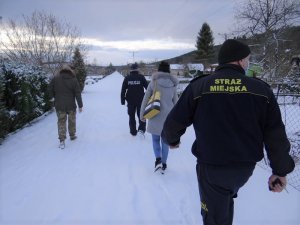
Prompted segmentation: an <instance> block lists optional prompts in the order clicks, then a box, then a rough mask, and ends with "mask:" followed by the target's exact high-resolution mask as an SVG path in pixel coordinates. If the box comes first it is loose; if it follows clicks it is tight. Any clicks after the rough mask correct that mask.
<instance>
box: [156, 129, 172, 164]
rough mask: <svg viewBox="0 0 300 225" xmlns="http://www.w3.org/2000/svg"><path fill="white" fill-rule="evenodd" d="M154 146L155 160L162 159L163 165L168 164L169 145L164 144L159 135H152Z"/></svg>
mask: <svg viewBox="0 0 300 225" xmlns="http://www.w3.org/2000/svg"><path fill="white" fill-rule="evenodd" d="M152 145H153V150H154V155H155V158H161V162H162V163H167V158H168V153H169V145H167V144H166V143H164V142H163V140H162V139H161V138H160V136H159V135H155V134H152Z"/></svg>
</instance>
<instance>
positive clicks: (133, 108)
mask: <svg viewBox="0 0 300 225" xmlns="http://www.w3.org/2000/svg"><path fill="white" fill-rule="evenodd" d="M127 107H128V115H129V129H130V133H131V134H132V135H136V133H137V129H136V121H135V114H136V115H137V117H138V118H139V119H138V120H139V127H138V130H141V131H143V132H145V130H146V122H143V121H141V120H140V109H141V104H128V105H127Z"/></svg>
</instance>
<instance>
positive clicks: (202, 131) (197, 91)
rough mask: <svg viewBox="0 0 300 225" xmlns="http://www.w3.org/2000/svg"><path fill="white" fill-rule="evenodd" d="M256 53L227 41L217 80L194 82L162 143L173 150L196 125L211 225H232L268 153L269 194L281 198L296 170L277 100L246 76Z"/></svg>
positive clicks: (203, 201) (194, 150) (267, 88)
mask: <svg viewBox="0 0 300 225" xmlns="http://www.w3.org/2000/svg"><path fill="white" fill-rule="evenodd" d="M249 57H250V48H249V47H248V46H247V45H245V44H243V43H242V42H239V41H236V40H232V39H229V40H226V41H225V42H224V43H223V45H222V47H221V49H220V52H219V55H218V61H219V67H217V68H216V71H215V73H214V74H212V75H209V76H205V77H200V78H196V79H194V80H193V81H192V82H191V83H190V84H189V85H188V86H187V88H186V89H185V91H184V92H183V94H182V96H181V97H180V99H179V101H178V102H177V104H176V105H175V106H174V108H173V109H172V111H171V112H170V113H169V115H168V117H167V119H166V121H165V124H164V128H163V131H162V137H163V139H164V141H165V142H166V143H168V144H169V145H170V146H171V148H176V147H178V146H179V144H180V137H181V136H182V135H183V134H184V133H185V130H186V128H187V127H188V126H190V125H191V124H193V127H194V130H195V134H196V140H195V142H194V143H193V146H192V153H193V154H194V155H195V156H196V157H197V166H196V170H197V177H198V184H199V193H200V198H201V214H202V217H203V222H204V224H205V225H213V224H214V225H230V224H232V221H233V204H234V202H233V198H236V197H237V192H238V190H239V189H240V188H241V187H242V186H243V185H244V184H245V183H246V182H247V181H248V179H249V178H250V176H251V175H252V173H253V170H254V168H255V165H256V162H258V161H260V160H261V159H262V158H263V149H264V147H265V150H266V152H267V155H268V158H269V160H270V166H271V168H272V175H271V176H270V178H269V188H270V190H272V191H273V192H281V191H282V190H283V188H284V187H285V186H286V184H287V181H286V175H287V174H288V173H290V172H292V171H293V169H294V167H295V164H294V161H293V159H292V158H291V156H290V155H289V151H290V143H289V141H288V139H287V135H286V132H285V127H284V124H283V122H282V119H281V113H280V109H279V106H278V103H277V101H276V99H275V96H274V94H273V92H272V90H271V88H270V86H269V85H267V84H266V83H264V82H263V81H261V80H259V79H257V78H252V77H247V76H245V70H246V69H247V67H248V65H249Z"/></svg>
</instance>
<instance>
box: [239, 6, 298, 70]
mask: <svg viewBox="0 0 300 225" xmlns="http://www.w3.org/2000/svg"><path fill="white" fill-rule="evenodd" d="M238 7H239V8H237V9H236V14H235V18H236V20H237V23H238V31H239V33H240V34H243V35H247V37H251V38H252V40H254V41H256V42H257V43H259V44H261V46H260V49H261V50H262V52H261V55H262V57H261V58H260V61H261V64H262V65H263V67H264V69H265V71H266V72H267V73H268V74H269V75H270V76H277V72H278V70H279V67H280V65H282V62H280V60H282V57H283V56H284V51H285V46H284V45H285V44H286V40H284V39H282V32H283V31H284V30H285V28H287V27H288V26H292V25H293V23H295V22H299V17H300V2H299V0H247V1H245V2H243V3H242V5H239V6H238ZM297 19H298V21H297ZM257 43H256V44H257ZM280 50H281V51H280ZM279 59H280V60H279Z"/></svg>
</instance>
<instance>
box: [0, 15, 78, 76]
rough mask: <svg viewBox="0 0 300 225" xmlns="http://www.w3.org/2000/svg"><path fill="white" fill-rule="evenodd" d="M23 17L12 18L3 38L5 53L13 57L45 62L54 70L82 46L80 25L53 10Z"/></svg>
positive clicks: (1, 41) (49, 68) (25, 61)
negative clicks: (56, 15)
mask: <svg viewBox="0 0 300 225" xmlns="http://www.w3.org/2000/svg"><path fill="white" fill-rule="evenodd" d="M22 18H23V21H22V22H20V23H17V22H16V21H15V20H13V19H10V20H9V21H8V22H7V23H6V24H5V26H4V28H3V30H4V32H5V35H4V37H5V38H2V39H1V40H0V44H1V45H2V51H3V53H4V54H5V55H6V57H8V58H9V59H11V60H13V61H18V62H22V63H31V64H34V65H39V66H43V67H44V68H46V69H47V70H48V71H49V72H51V73H53V74H54V73H55V72H56V69H57V68H58V67H59V66H60V65H61V64H63V63H66V62H70V61H71V59H72V55H73V52H74V51H75V48H76V47H78V48H80V49H82V48H83V45H82V44H81V40H80V35H79V31H78V30H77V28H76V27H73V26H72V25H71V24H70V23H67V22H65V21H61V20H59V19H58V18H56V17H55V16H54V15H52V14H46V13H45V12H37V11H36V12H34V13H33V14H32V15H31V16H25V15H23V17H22Z"/></svg>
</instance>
